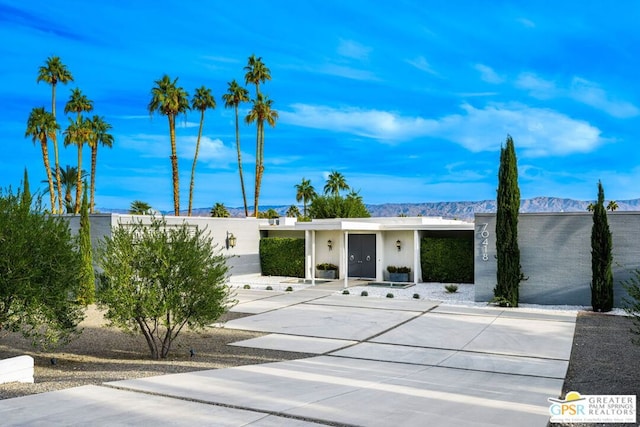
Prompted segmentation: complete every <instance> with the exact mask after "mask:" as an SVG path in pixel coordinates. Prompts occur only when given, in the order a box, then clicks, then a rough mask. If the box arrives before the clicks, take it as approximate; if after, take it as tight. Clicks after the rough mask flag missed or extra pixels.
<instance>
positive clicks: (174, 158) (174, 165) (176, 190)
mask: <svg viewBox="0 0 640 427" xmlns="http://www.w3.org/2000/svg"><path fill="white" fill-rule="evenodd" d="M167 118H168V119H169V139H170V140H171V172H172V180H173V210H174V212H175V215H176V216H180V176H179V175H178V155H177V150H176V118H175V116H174V115H172V114H168V115H167Z"/></svg>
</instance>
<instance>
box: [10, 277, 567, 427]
mask: <svg viewBox="0 0 640 427" xmlns="http://www.w3.org/2000/svg"><path fill="white" fill-rule="evenodd" d="M334 292H335V291H334V290H331V289H323V288H322V287H321V286H317V287H314V288H306V289H304V290H300V291H296V292H289V293H285V292H275V291H256V290H238V299H239V301H240V302H239V304H238V305H237V306H236V307H234V308H233V311H238V312H244V313H251V314H252V315H250V316H247V317H243V318H240V319H236V320H233V321H230V322H228V323H226V325H225V326H224V327H227V328H237V329H245V330H252V331H261V332H267V333H268V334H267V335H265V336H263V337H260V338H255V339H251V340H246V341H242V342H237V343H234V345H240V346H250V347H257V348H269V349H278V350H291V351H297V352H307V353H314V354H317V355H318V356H316V357H311V358H308V359H301V360H294V361H285V362H276V363H269V364H263V365H251V366H242V367H236V368H229V369H219V370H209V371H201V372H191V373H184V374H175V375H164V376H158V377H150V378H142V379H136V380H125V381H117V382H112V383H107V384H104V385H103V386H85V387H79V388H75V389H69V390H64V391H58V392H52V393H44V394H41V395H33V396H26V397H21V398H16V399H8V400H4V401H0V417H2V421H3V422H2V424H3V425H87V424H91V425H137V426H139V425H189V426H194V425H216V426H246V425H256V426H306V425H345V426H347V425H348V426H351V425H358V426H389V425H397V426H424V425H429V426H447V427H448V426H452V425H466V426H496V425H500V426H510V425H518V426H546V425H547V421H548V419H549V416H548V407H549V403H548V401H547V398H548V397H558V396H559V395H560V393H561V389H562V384H563V380H564V377H565V374H566V371H567V367H568V361H569V356H570V353H571V345H572V340H573V332H574V328H575V314H567V313H556V312H550V311H543V310H538V311H535V310H526V309H499V308H492V307H482V308H478V307H463V306H445V305H440V304H439V303H437V302H431V301H426V300H400V299H387V298H371V297H360V296H352V295H339V294H338V295H337V294H335V293H334Z"/></svg>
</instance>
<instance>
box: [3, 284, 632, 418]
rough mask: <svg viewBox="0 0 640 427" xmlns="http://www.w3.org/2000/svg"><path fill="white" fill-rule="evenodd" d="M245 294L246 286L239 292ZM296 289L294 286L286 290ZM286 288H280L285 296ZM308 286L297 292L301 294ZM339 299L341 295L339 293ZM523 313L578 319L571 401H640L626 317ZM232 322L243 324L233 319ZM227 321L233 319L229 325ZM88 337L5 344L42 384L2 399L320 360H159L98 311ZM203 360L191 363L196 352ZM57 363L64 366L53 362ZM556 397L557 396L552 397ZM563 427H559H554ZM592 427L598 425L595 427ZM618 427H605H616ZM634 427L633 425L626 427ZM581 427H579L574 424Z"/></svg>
mask: <svg viewBox="0 0 640 427" xmlns="http://www.w3.org/2000/svg"><path fill="white" fill-rule="evenodd" d="M237 286H239V287H241V286H243V285H240V284H237ZM264 286H268V285H266V284H265V283H264V282H260V283H252V284H251V287H252V289H260V288H261V287H264ZM286 286H288V285H286ZM286 286H285V285H280V287H282V289H280V287H278V286H273V287H274V290H276V291H277V290H284V289H285V288H286ZM302 287H304V286H294V289H295V290H297V289H300V288H302ZM364 289H366V290H367V291H368V293H369V297H384V296H386V294H387V293H389V292H390V290H389V289H385V288H372V287H368V288H364V287H362V288H361V287H354V288H350V293H351V294H352V295H354V294H356V295H359V294H360V292H361V290H364ZM391 292H393V293H394V297H395V298H413V296H414V294H416V293H418V294H419V295H420V298H421V299H434V300H438V301H442V303H444V304H456V305H466V306H482V305H484V304H479V303H474V302H473V286H472V285H464V284H462V285H459V290H458V292H456V293H454V294H449V293H447V292H446V291H445V290H444V285H441V284H431V285H423V284H419V285H417V286H414V287H411V288H408V289H393V290H392V291H391ZM336 293H340V291H337V292H336ZM521 309H522V310H540V309H545V310H549V309H551V310H563V311H575V312H577V313H578V317H577V322H576V331H575V335H574V342H573V348H572V352H571V359H570V362H569V369H568V372H567V376H566V379H565V383H564V387H563V394H562V396H557V397H564V396H565V394H566V393H567V392H569V391H577V392H579V393H581V394H635V395H640V371H639V370H638V366H640V364H639V362H640V346H638V345H634V344H632V343H631V338H632V337H634V334H633V333H632V332H631V331H630V330H631V327H632V322H631V319H630V318H628V317H625V316H623V315H621V314H622V313H623V312H622V311H621V310H616V311H614V314H600V313H592V312H589V311H584V310H585V307H568V306H555V307H548V306H547V307H544V308H542V307H540V306H528V305H524V306H523V307H522V308H521ZM226 316H227V317H226V320H229V319H232V318H236V317H241V316H243V315H242V314H240V313H228V314H227V315H226ZM222 320H225V319H222ZM80 326H81V327H82V328H83V332H82V334H81V335H80V336H79V337H78V338H76V339H75V340H74V341H72V342H71V343H70V344H68V345H67V346H65V347H63V348H59V349H57V350H56V351H55V352H38V351H35V350H34V349H33V348H31V346H30V344H29V342H28V341H27V340H25V339H23V338H22V337H21V336H20V335H18V334H6V335H3V336H1V337H0V359H2V358H7V357H13V356H18V355H22V354H28V355H31V356H33V357H34V359H35V365H36V366H35V379H36V382H35V383H34V384H21V383H11V384H3V385H0V399H7V398H12V397H18V396H24V395H29V394H35V393H42V392H46V391H53V390H60V389H65V388H69V387H75V386H79V385H86V384H101V383H103V382H106V381H116V380H121V379H130V378H140V377H146V376H153V375H161V374H169V373H178V372H189V371H195V370H206V369H219V368H226V367H232V366H240V365H248V364H256V363H267V362H274V361H281V360H291V359H299V358H304V357H310V356H314V355H311V354H305V353H292V352H284V351H274V350H264V349H253V348H244V347H235V346H230V345H227V344H229V343H231V342H235V341H240V340H244V339H249V338H254V337H258V336H261V335H263V334H261V333H255V332H248V331H240V330H232V329H224V328H209V329H207V330H206V331H204V332H202V333H195V332H189V331H186V332H183V333H182V334H181V335H180V336H179V337H178V339H177V340H176V341H175V343H174V346H173V349H172V351H171V353H170V356H169V358H168V359H166V360H151V359H150V358H149V354H148V350H147V347H146V343H145V342H144V339H143V338H142V336H138V335H128V334H125V333H122V332H120V331H119V330H117V329H114V328H108V327H106V326H104V319H103V317H102V313H101V312H100V311H99V310H97V309H96V308H95V307H90V308H89V309H88V311H87V317H86V318H85V320H84V321H83V322H82V324H81V325H80ZM192 348H193V349H194V350H195V352H196V354H195V356H194V357H190V353H189V350H190V349H192ZM52 358H55V359H56V364H55V365H53V364H52V363H51V359H52ZM549 397H552V396H549ZM555 425H557V424H554V426H555ZM591 425H592V424H591ZM613 425H615V424H603V426H606V427H609V426H613ZM626 425H629V424H626ZM572 426H577V424H572Z"/></svg>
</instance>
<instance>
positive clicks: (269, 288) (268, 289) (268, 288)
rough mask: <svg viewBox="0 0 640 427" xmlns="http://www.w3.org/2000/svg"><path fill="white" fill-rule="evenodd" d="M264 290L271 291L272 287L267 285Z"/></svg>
mask: <svg viewBox="0 0 640 427" xmlns="http://www.w3.org/2000/svg"><path fill="white" fill-rule="evenodd" d="M265 290H267V291H272V290H273V286H271V285H269V286H267V287H266V288H265Z"/></svg>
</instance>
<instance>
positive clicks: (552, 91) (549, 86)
mask: <svg viewBox="0 0 640 427" xmlns="http://www.w3.org/2000/svg"><path fill="white" fill-rule="evenodd" d="M515 85H516V87H517V88H520V89H524V90H528V91H529V95H531V96H533V97H534V98H538V99H550V98H554V97H556V96H558V93H559V90H558V88H557V87H556V84H555V83H554V82H552V81H550V80H545V79H543V78H541V77H538V76H537V75H536V74H534V73H521V74H520V75H519V76H518V79H517V80H516V83H515Z"/></svg>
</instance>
